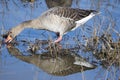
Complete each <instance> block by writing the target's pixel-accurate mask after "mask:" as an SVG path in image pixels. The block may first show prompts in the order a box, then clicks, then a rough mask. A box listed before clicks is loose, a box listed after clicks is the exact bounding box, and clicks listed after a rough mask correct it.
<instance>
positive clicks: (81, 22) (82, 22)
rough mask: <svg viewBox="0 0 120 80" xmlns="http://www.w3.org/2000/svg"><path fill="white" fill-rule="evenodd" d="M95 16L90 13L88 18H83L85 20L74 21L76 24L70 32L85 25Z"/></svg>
mask: <svg viewBox="0 0 120 80" xmlns="http://www.w3.org/2000/svg"><path fill="white" fill-rule="evenodd" d="M95 15H96V14H94V13H91V14H90V15H89V16H87V17H85V18H83V19H81V20H78V21H76V22H75V23H76V27H74V28H73V29H72V31H73V30H75V29H76V28H78V27H79V26H81V25H83V24H84V23H86V22H87V21H88V20H89V19H91V18H92V17H93V16H95Z"/></svg>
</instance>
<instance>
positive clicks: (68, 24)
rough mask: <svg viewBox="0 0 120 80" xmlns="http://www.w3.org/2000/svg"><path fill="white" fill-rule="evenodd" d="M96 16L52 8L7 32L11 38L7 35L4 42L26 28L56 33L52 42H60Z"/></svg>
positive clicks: (71, 9) (70, 9)
mask: <svg viewBox="0 0 120 80" xmlns="http://www.w3.org/2000/svg"><path fill="white" fill-rule="evenodd" d="M96 14H98V12H97V11H95V10H84V9H78V8H70V7H54V8H51V9H49V10H47V11H46V12H44V13H43V14H42V15H41V16H40V17H38V18H36V19H33V20H29V21H25V22H23V23H21V24H19V25H18V26H16V27H13V28H12V29H11V30H10V31H9V32H10V34H9V35H11V36H12V38H11V37H10V36H9V35H8V36H9V37H7V39H6V41H5V42H9V41H11V40H12V39H13V38H14V37H16V36H17V35H18V34H20V32H21V31H22V30H24V29H26V28H34V29H44V30H49V31H53V32H55V33H58V34H59V36H58V39H57V40H55V41H54V42H55V43H56V42H60V41H61V40H62V36H63V35H64V34H65V33H67V32H68V31H70V30H74V29H76V28H77V27H79V26H81V25H83V24H84V23H85V22H87V21H88V20H89V19H91V18H92V17H93V16H95V15H96Z"/></svg>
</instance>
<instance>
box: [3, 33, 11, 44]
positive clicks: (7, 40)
mask: <svg viewBox="0 0 120 80" xmlns="http://www.w3.org/2000/svg"><path fill="white" fill-rule="evenodd" d="M3 38H4V39H5V40H4V42H5V43H10V42H11V41H12V40H13V34H12V32H8V33H7V34H4V35H3Z"/></svg>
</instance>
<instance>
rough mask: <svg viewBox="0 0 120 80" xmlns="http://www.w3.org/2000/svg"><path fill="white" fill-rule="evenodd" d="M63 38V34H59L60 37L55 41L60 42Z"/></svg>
mask: <svg viewBox="0 0 120 80" xmlns="http://www.w3.org/2000/svg"><path fill="white" fill-rule="evenodd" d="M61 40H62V36H59V37H58V38H57V40H55V41H54V42H55V43H58V42H60V41H61Z"/></svg>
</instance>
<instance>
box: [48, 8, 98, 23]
mask: <svg viewBox="0 0 120 80" xmlns="http://www.w3.org/2000/svg"><path fill="white" fill-rule="evenodd" d="M91 13H97V11H95V10H84V9H79V8H70V7H54V8H51V9H50V10H48V11H47V12H46V14H47V15H48V14H54V15H57V16H59V17H64V18H68V19H71V20H74V21H78V20H81V19H83V18H85V17H87V16H89V15H90V14H91Z"/></svg>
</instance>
